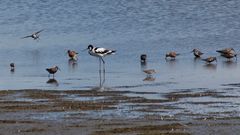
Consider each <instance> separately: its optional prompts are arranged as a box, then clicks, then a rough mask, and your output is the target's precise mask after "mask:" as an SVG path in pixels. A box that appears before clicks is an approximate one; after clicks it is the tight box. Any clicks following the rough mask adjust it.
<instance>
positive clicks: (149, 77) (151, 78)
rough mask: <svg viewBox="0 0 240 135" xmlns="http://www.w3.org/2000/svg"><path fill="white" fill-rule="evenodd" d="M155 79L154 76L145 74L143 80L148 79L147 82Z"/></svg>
mask: <svg viewBox="0 0 240 135" xmlns="http://www.w3.org/2000/svg"><path fill="white" fill-rule="evenodd" d="M155 80H156V78H154V77H152V76H147V77H146V78H144V79H143V81H149V82H151V81H155Z"/></svg>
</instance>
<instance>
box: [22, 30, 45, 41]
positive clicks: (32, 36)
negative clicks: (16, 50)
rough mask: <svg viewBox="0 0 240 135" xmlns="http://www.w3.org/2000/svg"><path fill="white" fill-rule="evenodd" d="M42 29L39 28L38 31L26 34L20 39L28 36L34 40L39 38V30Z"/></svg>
mask: <svg viewBox="0 0 240 135" xmlns="http://www.w3.org/2000/svg"><path fill="white" fill-rule="evenodd" d="M42 31H43V30H40V31H37V32H34V33H33V34H31V35H28V36H25V37H22V39H23V38H29V37H31V38H33V39H34V40H36V39H39V37H40V32H42Z"/></svg>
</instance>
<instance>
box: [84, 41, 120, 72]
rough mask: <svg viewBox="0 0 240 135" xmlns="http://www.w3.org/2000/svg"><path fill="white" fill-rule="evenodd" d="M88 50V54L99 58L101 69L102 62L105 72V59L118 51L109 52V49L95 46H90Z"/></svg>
mask: <svg viewBox="0 0 240 135" xmlns="http://www.w3.org/2000/svg"><path fill="white" fill-rule="evenodd" d="M87 49H88V53H89V54H90V55H92V56H95V57H98V58H99V62H100V63H99V64H100V67H101V61H102V63H103V70H104V72H105V61H104V60H103V57H105V56H107V55H111V54H114V53H115V52H116V50H109V49H105V48H101V47H94V46H93V45H88V47H87ZM87 49H85V50H87Z"/></svg>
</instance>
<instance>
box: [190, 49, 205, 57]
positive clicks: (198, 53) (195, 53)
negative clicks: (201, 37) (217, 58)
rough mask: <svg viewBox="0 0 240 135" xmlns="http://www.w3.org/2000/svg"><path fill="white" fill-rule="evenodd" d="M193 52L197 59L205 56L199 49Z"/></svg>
mask: <svg viewBox="0 0 240 135" xmlns="http://www.w3.org/2000/svg"><path fill="white" fill-rule="evenodd" d="M192 52H193V55H194V56H195V57H196V58H200V57H201V55H203V53H202V52H201V51H200V50H198V49H193V50H192Z"/></svg>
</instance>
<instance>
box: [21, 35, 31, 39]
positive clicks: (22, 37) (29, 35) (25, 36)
mask: <svg viewBox="0 0 240 135" xmlns="http://www.w3.org/2000/svg"><path fill="white" fill-rule="evenodd" d="M29 37H32V35H28V36H25V37H22V39H23V38H29Z"/></svg>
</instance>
